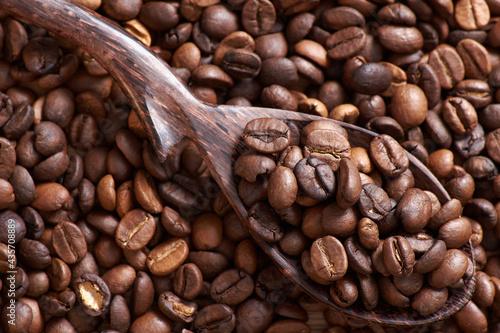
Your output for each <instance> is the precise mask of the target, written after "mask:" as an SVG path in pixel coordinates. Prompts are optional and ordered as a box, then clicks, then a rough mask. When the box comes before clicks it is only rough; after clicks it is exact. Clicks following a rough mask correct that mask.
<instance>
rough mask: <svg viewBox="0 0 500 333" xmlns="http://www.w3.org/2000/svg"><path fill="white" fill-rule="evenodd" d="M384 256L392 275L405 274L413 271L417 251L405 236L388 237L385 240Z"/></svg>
mask: <svg viewBox="0 0 500 333" xmlns="http://www.w3.org/2000/svg"><path fill="white" fill-rule="evenodd" d="M383 256H384V264H385V267H386V268H387V271H388V272H389V273H390V274H391V275H394V276H405V275H408V274H410V273H411V271H412V269H413V265H414V263H415V253H414V252H413V249H412V248H411V247H410V244H409V243H408V241H407V240H406V239H405V238H404V237H402V236H391V237H389V238H387V239H386V240H385V241H384V248H383Z"/></svg>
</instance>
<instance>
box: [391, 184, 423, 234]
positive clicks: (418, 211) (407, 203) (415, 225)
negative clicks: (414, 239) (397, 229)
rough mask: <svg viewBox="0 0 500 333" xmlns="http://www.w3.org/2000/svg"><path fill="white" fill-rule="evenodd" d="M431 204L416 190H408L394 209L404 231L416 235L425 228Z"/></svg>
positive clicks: (420, 191)
mask: <svg viewBox="0 0 500 333" xmlns="http://www.w3.org/2000/svg"><path fill="white" fill-rule="evenodd" d="M431 209H432V204H431V201H430V199H429V196H428V195H427V194H426V193H425V192H424V191H422V190H420V189H418V188H410V189H408V190H407V191H406V192H405V193H404V194H403V196H402V197H401V200H400V201H399V204H398V207H397V208H396V216H397V217H398V218H400V219H401V224H402V225H403V228H404V230H405V231H407V232H409V233H416V232H419V231H420V230H422V229H423V228H425V226H426V225H427V222H428V221H429V219H430V217H431Z"/></svg>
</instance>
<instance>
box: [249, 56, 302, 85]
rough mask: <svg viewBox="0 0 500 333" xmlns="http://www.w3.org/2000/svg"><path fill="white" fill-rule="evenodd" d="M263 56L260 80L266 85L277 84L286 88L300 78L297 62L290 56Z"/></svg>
mask: <svg viewBox="0 0 500 333" xmlns="http://www.w3.org/2000/svg"><path fill="white" fill-rule="evenodd" d="M256 53H257V54H258V55H259V56H260V57H261V59H262V64H261V67H260V73H259V81H260V83H261V84H262V85H264V86H270V85H273V84H277V85H280V86H283V87H285V88H289V87H291V86H292V85H293V84H294V83H296V82H297V81H298V80H299V76H298V73H297V67H296V66H295V63H294V62H293V61H292V60H290V59H288V58H267V59H265V57H263V56H262V55H261V54H259V53H258V52H257V51H256Z"/></svg>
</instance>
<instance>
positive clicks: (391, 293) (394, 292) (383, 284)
mask: <svg viewBox="0 0 500 333" xmlns="http://www.w3.org/2000/svg"><path fill="white" fill-rule="evenodd" d="M378 285H379V290H380V296H381V297H382V299H383V300H384V301H386V302H387V303H388V304H390V305H392V306H395V307H398V308H407V307H408V306H409V305H410V298H409V297H408V296H406V295H404V294H403V293H401V292H400V291H399V290H398V289H397V288H396V287H395V286H394V283H393V282H392V281H391V279H390V278H388V277H385V276H384V277H382V278H380V280H379V281H378Z"/></svg>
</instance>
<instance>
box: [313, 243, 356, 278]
mask: <svg viewBox="0 0 500 333" xmlns="http://www.w3.org/2000/svg"><path fill="white" fill-rule="evenodd" d="M311 262H312V265H313V268H314V270H315V272H316V273H317V275H318V276H319V277H320V278H322V279H324V280H327V281H335V280H338V279H340V278H341V277H343V276H344V275H345V273H346V271H347V263H348V261H347V255H346V252H345V249H344V246H343V245H342V243H341V242H340V241H339V240H338V239H337V238H335V237H333V236H325V237H323V238H319V239H317V240H315V241H314V243H313V245H312V246H311Z"/></svg>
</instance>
